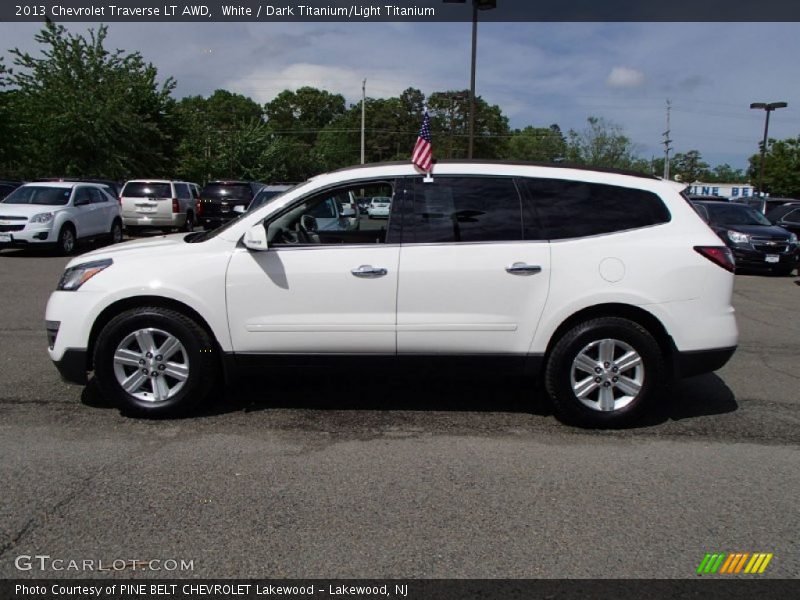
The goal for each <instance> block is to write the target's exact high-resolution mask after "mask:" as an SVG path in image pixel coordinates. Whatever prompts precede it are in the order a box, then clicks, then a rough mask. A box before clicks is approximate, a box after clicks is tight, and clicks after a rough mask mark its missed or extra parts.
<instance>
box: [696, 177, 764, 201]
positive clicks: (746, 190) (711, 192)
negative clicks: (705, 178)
mask: <svg viewBox="0 0 800 600" xmlns="http://www.w3.org/2000/svg"><path fill="white" fill-rule="evenodd" d="M686 193H687V194H699V195H701V196H724V197H726V198H739V197H742V198H750V197H751V196H757V195H758V192H756V188H755V187H754V186H752V185H749V184H746V183H701V182H699V181H695V182H694V183H692V184H690V185H689V187H687V188H686Z"/></svg>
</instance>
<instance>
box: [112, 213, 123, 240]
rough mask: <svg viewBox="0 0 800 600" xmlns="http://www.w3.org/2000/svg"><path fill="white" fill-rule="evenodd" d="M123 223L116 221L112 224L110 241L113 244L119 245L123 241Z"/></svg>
mask: <svg viewBox="0 0 800 600" xmlns="http://www.w3.org/2000/svg"><path fill="white" fill-rule="evenodd" d="M122 237H123V235H122V223H120V222H119V220H118V219H114V222H113V223H112V224H111V232H110V233H109V236H108V238H109V241H110V242H111V243H112V244H119V243H120V242H121V241H122Z"/></svg>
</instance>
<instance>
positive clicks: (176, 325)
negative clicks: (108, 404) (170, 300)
mask: <svg viewBox="0 0 800 600" xmlns="http://www.w3.org/2000/svg"><path fill="white" fill-rule="evenodd" d="M150 328H152V329H156V330H160V331H163V332H166V333H168V334H169V335H171V336H174V337H175V338H177V340H178V341H179V342H180V343H181V344H182V346H183V349H184V351H185V352H184V353H182V355H181V359H182V360H181V362H184V361H183V359H185V363H186V364H187V367H188V377H187V378H186V380H185V381H184V383H183V386H182V387H181V388H179V389H178V390H177V391H176V392H175V393H174V395H172V396H170V397H167V398H166V399H165V400H160V401H159V400H156V399H154V397H151V398H149V399H147V398H141V397H137V396H135V395H133V394H131V393H129V392H127V391H126V390H125V389H123V388H122V386H121V384H120V383H119V381H118V379H117V376H116V374H115V368H114V354H115V352H116V351H117V348H118V347H119V345H120V344H121V343H122V342H123V340H124V339H125V338H126V337H127V336H129V335H130V334H132V333H133V332H135V331H137V330H142V329H150ZM154 339H156V340H158V339H159V338H158V334H156V335H154ZM215 348H216V346H215V344H214V340H213V339H212V337H211V336H210V335H209V333H208V332H207V331H206V330H205V329H204V328H203V327H201V326H200V325H199V324H198V323H196V322H195V321H194V320H193V319H191V318H189V317H187V316H186V315H184V314H183V313H180V312H178V311H175V310H171V309H167V308H161V307H154V306H149V307H141V308H134V309H131V310H128V311H125V312H123V313H121V314H120V315H117V316H116V317H114V318H113V319H112V320H111V321H109V323H108V324H107V325H106V326H105V327H104V328H103V330H102V331H101V332H100V335H99V336H98V338H97V343H96V344H95V348H94V354H93V361H94V374H95V379H96V380H97V383H98V385H99V388H100V390H101V391H102V393H103V396H105V397H106V398H107V399H109V400H111V401H113V402H114V403H115V404H116V405H117V406H118V407H119V408H120V409H122V411H123V412H125V413H127V414H131V415H136V416H153V417H158V416H173V415H177V414H181V413H184V412H186V411H187V410H189V409H191V408H192V407H197V406H199V405H200V404H202V403H203V402H204V401H205V400H207V399H208V397H209V395H210V394H211V392H212V391H213V390H214V389H215V384H216V382H217V380H218V379H219V362H218V357H217V352H216V349H215ZM154 359H155V357H154ZM164 362H167V361H166V360H165V361H164ZM153 368H155V367H153ZM129 370H130V371H129ZM138 370H139V369H138V367H135V368H132V367H125V374H126V375H128V374H133V373H134V372H138ZM156 377H158V376H156ZM163 378H164V381H165V383H166V382H167V381H169V382H171V383H172V384H173V385H176V382H175V380H172V379H170V378H169V377H168V376H163ZM152 380H153V378H152V377H149V378H148V380H147V381H148V382H149V383H143V385H144V386H145V387H144V388H142V389H140V390H139V393H140V395H141V394H143V393H145V392H146V389H147V388H149V389H151V390H153V391H154V388H153V385H154V384H153V383H152ZM134 391H137V390H134Z"/></svg>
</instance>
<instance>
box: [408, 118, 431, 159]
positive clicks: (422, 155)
mask: <svg viewBox="0 0 800 600" xmlns="http://www.w3.org/2000/svg"><path fill="white" fill-rule="evenodd" d="M411 162H413V163H414V165H415V166H416V167H417V168H419V169H422V170H423V171H426V172H429V171H430V170H431V164H432V163H433V151H432V149H431V119H430V117H429V116H428V111H427V109H426V110H425V116H424V117H423V118H422V127H421V128H420V130H419V137H417V143H416V145H415V146H414V152H412V153H411Z"/></svg>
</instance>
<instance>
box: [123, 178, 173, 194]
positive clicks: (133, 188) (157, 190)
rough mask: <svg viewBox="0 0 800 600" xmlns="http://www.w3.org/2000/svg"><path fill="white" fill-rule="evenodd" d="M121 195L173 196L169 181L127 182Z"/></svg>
mask: <svg viewBox="0 0 800 600" xmlns="http://www.w3.org/2000/svg"><path fill="white" fill-rule="evenodd" d="M120 195H121V196H122V197H124V198H171V197H172V188H171V187H170V185H169V184H168V183H148V182H143V181H131V182H129V183H126V184H125V188H124V189H123V190H122V194H120Z"/></svg>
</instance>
